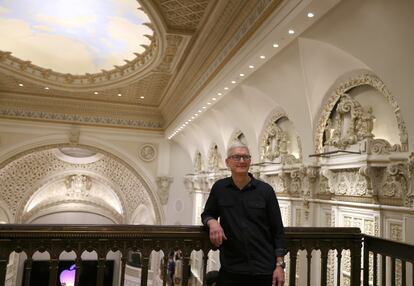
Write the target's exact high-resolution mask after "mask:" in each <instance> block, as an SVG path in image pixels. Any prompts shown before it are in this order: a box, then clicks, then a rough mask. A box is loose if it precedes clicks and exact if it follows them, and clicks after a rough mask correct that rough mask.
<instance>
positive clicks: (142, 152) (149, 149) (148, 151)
mask: <svg viewBox="0 0 414 286" xmlns="http://www.w3.org/2000/svg"><path fill="white" fill-rule="evenodd" d="M138 157H139V158H140V159H141V160H142V161H144V162H151V161H153V160H155V159H156V158H157V148H156V147H155V146H154V145H153V144H150V143H146V144H143V145H141V146H140V148H139V152H138Z"/></svg>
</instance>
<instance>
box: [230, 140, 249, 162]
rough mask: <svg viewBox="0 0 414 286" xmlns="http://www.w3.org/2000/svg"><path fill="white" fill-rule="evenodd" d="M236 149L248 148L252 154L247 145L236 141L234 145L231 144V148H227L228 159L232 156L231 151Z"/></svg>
mask: <svg viewBox="0 0 414 286" xmlns="http://www.w3.org/2000/svg"><path fill="white" fill-rule="evenodd" d="M234 148H246V149H247V151H249V153H250V150H249V147H248V146H247V145H246V144H244V143H242V142H240V141H234V142H233V143H231V144H230V146H229V148H227V158H228V157H230V156H231V151H232V150H233V149H234Z"/></svg>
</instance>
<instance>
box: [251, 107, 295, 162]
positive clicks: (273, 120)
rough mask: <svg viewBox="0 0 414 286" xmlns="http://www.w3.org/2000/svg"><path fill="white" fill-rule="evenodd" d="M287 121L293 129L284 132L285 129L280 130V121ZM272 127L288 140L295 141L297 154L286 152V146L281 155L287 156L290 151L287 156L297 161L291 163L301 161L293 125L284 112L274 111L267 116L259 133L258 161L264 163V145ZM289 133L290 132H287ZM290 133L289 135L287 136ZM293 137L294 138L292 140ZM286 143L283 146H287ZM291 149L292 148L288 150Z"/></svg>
mask: <svg viewBox="0 0 414 286" xmlns="http://www.w3.org/2000/svg"><path fill="white" fill-rule="evenodd" d="M284 120H287V121H288V122H290V123H291V124H292V125H293V128H290V129H292V130H284V129H285V128H281V127H279V125H280V123H281V121H284ZM273 127H276V128H278V129H280V131H281V132H283V133H285V136H288V138H287V139H288V140H292V139H294V140H296V142H295V143H296V145H297V154H296V152H293V150H288V146H286V147H285V149H286V150H285V151H282V152H281V153H285V152H286V153H285V154H288V153H289V152H288V151H291V152H290V153H289V155H292V156H294V158H296V159H297V160H293V161H301V160H302V143H301V140H300V137H299V135H297V133H296V130H295V128H294V124H293V122H292V121H291V120H290V119H289V116H288V115H287V113H286V112H284V111H283V110H275V111H273V112H272V113H270V115H269V116H268V118H267V119H266V121H265V125H264V127H263V129H262V131H261V132H260V137H259V144H258V145H259V146H258V147H259V150H258V151H259V155H260V158H259V159H260V161H261V162H264V161H266V158H265V157H266V155H265V149H266V145H267V140H268V138H269V135H270V134H269V133H271V132H272V130H270V129H273ZM288 131H290V132H288ZM289 133H290V134H289ZM293 136H294V138H292V137H293ZM287 143H288V142H285V144H287ZM290 149H292V148H290ZM292 159H293V157H292ZM270 161H272V159H270Z"/></svg>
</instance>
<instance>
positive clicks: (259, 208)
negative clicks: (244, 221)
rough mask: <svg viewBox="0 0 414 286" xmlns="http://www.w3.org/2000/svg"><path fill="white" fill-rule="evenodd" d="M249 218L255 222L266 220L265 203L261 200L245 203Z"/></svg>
mask: <svg viewBox="0 0 414 286" xmlns="http://www.w3.org/2000/svg"><path fill="white" fill-rule="evenodd" d="M246 205H247V212H248V213H249V215H250V217H251V218H253V219H257V220H263V219H265V218H266V202H265V201H262V200H250V201H248V202H247V203H246Z"/></svg>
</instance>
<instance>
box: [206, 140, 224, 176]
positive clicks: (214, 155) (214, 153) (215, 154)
mask: <svg viewBox="0 0 414 286" xmlns="http://www.w3.org/2000/svg"><path fill="white" fill-rule="evenodd" d="M220 163H221V155H220V153H219V150H218V147H217V145H214V146H213V148H211V152H210V157H209V159H208V169H209V170H210V171H217V170H219V169H220Z"/></svg>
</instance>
